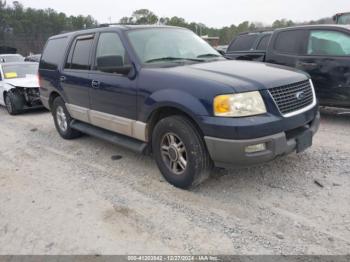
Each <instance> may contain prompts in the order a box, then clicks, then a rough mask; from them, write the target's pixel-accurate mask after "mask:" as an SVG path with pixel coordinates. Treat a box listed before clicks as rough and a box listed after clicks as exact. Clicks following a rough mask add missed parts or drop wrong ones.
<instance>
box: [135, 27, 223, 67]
mask: <svg viewBox="0 0 350 262" xmlns="http://www.w3.org/2000/svg"><path fill="white" fill-rule="evenodd" d="M128 36H129V40H130V42H131V45H132V46H133V48H134V50H135V52H136V54H137V56H138V57H139V59H140V60H141V61H142V63H155V62H169V61H177V60H189V61H194V62H200V61H205V60H204V58H215V57H221V55H220V54H219V53H218V52H217V51H215V50H214V49H213V48H212V47H211V46H210V45H209V44H208V43H207V42H205V41H204V40H203V39H201V38H200V37H198V36H197V35H196V34H194V33H193V32H192V31H189V30H185V29H169V28H152V29H143V30H133V31H130V32H129V33H128Z"/></svg>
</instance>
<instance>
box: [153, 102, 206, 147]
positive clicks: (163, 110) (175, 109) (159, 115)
mask: <svg viewBox="0 0 350 262" xmlns="http://www.w3.org/2000/svg"><path fill="white" fill-rule="evenodd" d="M175 115H181V116H184V117H186V118H187V119H188V120H189V121H190V122H191V123H192V124H193V125H194V127H195V128H196V130H197V131H198V132H199V134H200V135H201V136H202V137H204V134H203V132H202V130H201V128H200V125H199V124H198V122H197V121H196V119H195V117H194V116H193V115H192V114H190V113H189V112H187V111H186V110H184V109H183V108H182V107H180V106H176V105H166V106H160V107H157V108H156V109H155V110H153V111H152V113H151V114H150V115H149V117H148V118H147V137H148V141H149V142H150V144H151V141H152V133H153V130H154V127H155V126H156V124H157V123H158V122H159V121H160V120H162V119H164V118H166V117H170V116H175Z"/></svg>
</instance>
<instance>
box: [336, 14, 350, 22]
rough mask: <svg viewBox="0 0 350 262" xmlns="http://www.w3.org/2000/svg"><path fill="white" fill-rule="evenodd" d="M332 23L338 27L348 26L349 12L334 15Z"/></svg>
mask: <svg viewBox="0 0 350 262" xmlns="http://www.w3.org/2000/svg"><path fill="white" fill-rule="evenodd" d="M333 21H334V22H335V23H336V24H338V25H350V12H348V13H339V14H336V15H335V16H333Z"/></svg>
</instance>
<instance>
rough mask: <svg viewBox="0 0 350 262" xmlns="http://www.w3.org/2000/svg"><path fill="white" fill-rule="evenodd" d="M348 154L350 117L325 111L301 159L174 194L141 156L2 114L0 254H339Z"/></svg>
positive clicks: (349, 183)
mask: <svg viewBox="0 0 350 262" xmlns="http://www.w3.org/2000/svg"><path fill="white" fill-rule="evenodd" d="M349 152H350V115H348V116H338V115H335V114H333V113H329V112H328V113H324V114H323V116H322V125H321V129H320V131H319V133H318V135H317V137H316V138H315V141H314V146H313V148H312V149H310V150H308V151H307V152H305V153H302V154H300V155H296V154H292V155H290V156H288V157H286V158H283V159H278V160H276V161H274V162H272V163H268V164H265V165H263V166H260V167H254V168H248V169H238V170H230V171H221V170H216V171H214V172H213V174H212V178H211V179H210V180H209V181H208V182H206V183H205V184H203V185H202V186H200V187H198V188H196V189H194V190H192V191H182V190H179V189H176V188H174V187H172V186H170V185H169V184H168V183H166V182H164V180H163V179H162V177H161V175H160V173H159V171H158V169H157V167H156V165H155V163H154V162H153V160H152V159H151V158H150V157H147V156H140V155H137V154H134V153H132V152H130V151H127V150H124V149H122V148H119V147H117V146H112V145H109V144H108V143H106V142H104V141H101V140H98V139H95V138H92V137H88V136H85V137H83V138H80V139H77V140H74V141H65V140H62V139H61V138H60V137H59V136H58V134H57V133H56V130H55V129H54V125H53V122H52V118H51V115H50V114H49V113H48V112H43V111H38V112H31V113H27V114H24V115H21V116H16V117H10V116H9V115H7V113H6V112H5V110H4V109H3V108H1V109H0V254H9V253H10V254H125V253H133V254H191V253H192V254H199V253H200V254H204V253H205V254H280V253H283V254H348V253H349V250H350V190H349V188H350V153H349ZM112 156H122V158H121V159H119V160H112ZM115 158H118V157H115ZM115 158H113V159H115ZM315 180H316V181H317V182H318V183H320V184H321V185H322V186H323V187H321V186H320V185H317V184H316V183H315Z"/></svg>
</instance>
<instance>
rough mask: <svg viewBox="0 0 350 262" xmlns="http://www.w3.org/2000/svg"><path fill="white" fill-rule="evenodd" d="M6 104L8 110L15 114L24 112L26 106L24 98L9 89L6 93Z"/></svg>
mask: <svg viewBox="0 0 350 262" xmlns="http://www.w3.org/2000/svg"><path fill="white" fill-rule="evenodd" d="M5 105H6V110H7V112H8V113H9V114H10V115H12V116H14V115H18V114H19V113H21V112H22V109H23V106H24V98H23V96H21V95H20V94H17V93H16V92H13V91H9V92H8V93H7V94H6V95H5Z"/></svg>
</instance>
